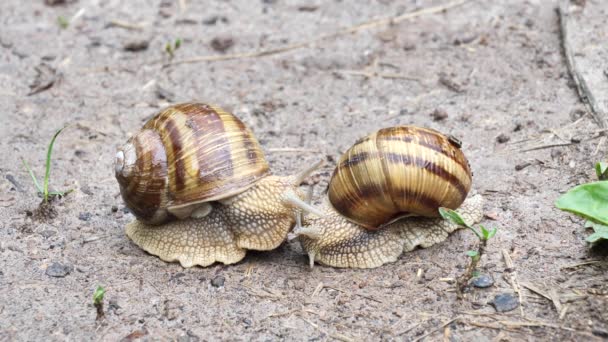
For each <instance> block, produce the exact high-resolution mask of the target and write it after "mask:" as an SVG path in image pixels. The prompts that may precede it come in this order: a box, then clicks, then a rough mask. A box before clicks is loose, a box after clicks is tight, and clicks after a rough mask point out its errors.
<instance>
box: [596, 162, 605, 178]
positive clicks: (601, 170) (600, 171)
mask: <svg viewBox="0 0 608 342" xmlns="http://www.w3.org/2000/svg"><path fill="white" fill-rule="evenodd" d="M595 173H596V174H597V178H598V179H599V180H608V163H604V162H598V163H597V164H595Z"/></svg>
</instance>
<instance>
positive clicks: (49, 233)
mask: <svg viewBox="0 0 608 342" xmlns="http://www.w3.org/2000/svg"><path fill="white" fill-rule="evenodd" d="M55 234H57V232H56V231H54V230H50V229H47V230H43V231H41V232H40V235H41V236H42V237H43V238H45V239H48V238H50V237H51V236H53V235H55Z"/></svg>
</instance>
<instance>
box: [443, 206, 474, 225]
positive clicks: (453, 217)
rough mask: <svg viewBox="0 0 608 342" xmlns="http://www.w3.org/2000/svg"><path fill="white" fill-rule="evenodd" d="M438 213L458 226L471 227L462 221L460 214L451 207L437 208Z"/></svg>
mask: <svg viewBox="0 0 608 342" xmlns="http://www.w3.org/2000/svg"><path fill="white" fill-rule="evenodd" d="M439 214H440V215H441V217H443V219H444V220H448V221H450V222H453V223H455V224H457V225H459V226H463V227H468V228H471V226H469V225H468V224H467V223H466V222H464V220H463V219H462V217H461V216H460V214H458V213H457V212H455V211H454V210H452V209H448V208H443V207H441V208H439Z"/></svg>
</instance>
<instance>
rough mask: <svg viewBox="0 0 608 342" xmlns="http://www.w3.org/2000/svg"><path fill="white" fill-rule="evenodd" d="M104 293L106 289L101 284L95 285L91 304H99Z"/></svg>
mask: <svg viewBox="0 0 608 342" xmlns="http://www.w3.org/2000/svg"><path fill="white" fill-rule="evenodd" d="M105 294H106V289H104V288H103V287H101V286H99V285H98V286H97V289H95V292H94V293H93V304H95V305H99V304H101V302H102V301H103V296H104V295H105Z"/></svg>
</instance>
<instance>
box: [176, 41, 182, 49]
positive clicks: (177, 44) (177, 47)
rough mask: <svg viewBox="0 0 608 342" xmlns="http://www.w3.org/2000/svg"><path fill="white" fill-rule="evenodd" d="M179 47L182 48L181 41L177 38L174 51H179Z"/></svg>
mask: <svg viewBox="0 0 608 342" xmlns="http://www.w3.org/2000/svg"><path fill="white" fill-rule="evenodd" d="M180 46H182V40H181V39H179V38H177V39H176V40H175V50H177V49H179V47H180Z"/></svg>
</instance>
